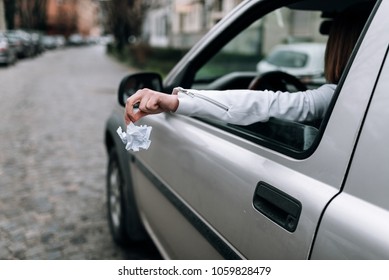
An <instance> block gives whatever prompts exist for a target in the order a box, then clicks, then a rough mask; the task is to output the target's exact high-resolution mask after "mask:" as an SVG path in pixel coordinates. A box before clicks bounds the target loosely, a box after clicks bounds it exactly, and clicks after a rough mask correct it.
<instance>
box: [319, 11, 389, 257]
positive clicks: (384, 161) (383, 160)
mask: <svg viewBox="0 0 389 280" xmlns="http://www.w3.org/2000/svg"><path fill="white" fill-rule="evenodd" d="M386 6H387V7H388V5H386ZM386 24H388V22H387V23H386ZM381 31H383V30H381ZM381 39H382V41H383V44H384V45H386V46H388V42H389V37H388V36H384V38H381ZM388 50H389V49H387V50H386V56H385V61H384V64H383V67H382V71H381V72H380V74H379V76H378V79H377V85H376V87H375V90H374V95H373V97H372V100H371V103H370V106H369V109H368V111H367V114H366V118H365V120H364V124H363V128H362V130H361V133H360V135H359V137H358V145H357V147H356V149H355V152H354V154H353V157H352V162H351V164H350V168H349V172H348V176H347V178H346V180H345V182H344V187H343V189H342V192H341V193H340V194H339V195H338V196H337V197H336V198H335V199H334V200H333V202H331V204H330V205H329V207H328V209H327V210H326V211H325V213H324V216H323V221H322V223H321V225H320V227H319V231H318V236H317V241H316V242H315V245H314V247H313V253H312V258H314V259H335V258H337V259H339V258H342V259H345V258H347V259H388V258H389V241H388V238H387V236H388V235H389V226H388V224H387V222H386V221H387V220H388V218H389V199H388V197H389V193H388V192H389V188H388V181H389V174H388V170H389V149H388V144H387V142H388V141H387V138H388V137H389V127H388V120H389V112H388V110H387V107H388V105H389V95H388V89H389V62H388V58H387V55H388Z"/></svg>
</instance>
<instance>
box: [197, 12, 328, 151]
mask: <svg viewBox="0 0 389 280" xmlns="http://www.w3.org/2000/svg"><path fill="white" fill-rule="evenodd" d="M322 20H323V19H322V18H321V13H319V12H312V11H297V10H291V9H289V8H281V9H279V10H276V11H274V12H272V13H270V14H268V15H266V16H265V17H264V18H262V19H258V20H257V21H255V22H254V23H253V24H251V25H250V26H249V27H248V28H246V29H245V30H243V31H242V32H240V33H239V34H238V35H237V36H236V37H235V38H234V39H233V40H231V41H230V42H228V43H227V44H226V45H224V47H222V48H221V49H220V51H219V52H218V53H217V54H216V55H214V56H213V57H212V58H211V59H209V60H208V62H207V63H205V65H203V66H202V67H201V68H200V69H199V70H198V71H197V72H196V74H195V79H194V83H193V85H192V88H196V89H217V90H227V89H248V88H249V86H250V84H251V82H252V81H253V79H254V78H256V77H258V75H260V74H264V73H266V72H270V71H275V70H282V71H284V72H287V73H288V74H291V75H293V76H295V77H296V78H297V79H299V80H300V81H301V82H303V83H305V84H306V86H307V87H308V88H317V87H319V86H320V85H322V84H323V83H324V82H325V79H324V69H323V65H324V63H323V60H324V51H325V43H326V40H327V36H326V35H322V34H320V33H319V29H320V24H321V22H322ZM302 23H304V24H302ZM318 46H319V47H318ZM315 60H317V63H314V62H312V61H315ZM308 62H309V63H308ZM288 91H293V89H290V88H289V87H288ZM218 125H220V126H223V127H224V128H225V129H227V130H230V131H232V132H233V133H235V134H238V135H241V136H243V137H245V138H247V139H250V140H252V141H255V142H258V143H260V144H263V145H267V146H269V147H274V148H275V149H278V148H281V149H287V150H291V151H292V152H302V151H305V150H307V149H308V148H309V147H310V145H311V144H312V142H313V141H314V139H315V136H316V135H317V134H318V129H317V127H315V125H313V124H309V125H308V124H301V123H296V122H287V121H283V120H276V119H271V120H270V121H268V122H266V123H255V124H252V125H249V126H236V125H229V124H220V123H219V124H218Z"/></svg>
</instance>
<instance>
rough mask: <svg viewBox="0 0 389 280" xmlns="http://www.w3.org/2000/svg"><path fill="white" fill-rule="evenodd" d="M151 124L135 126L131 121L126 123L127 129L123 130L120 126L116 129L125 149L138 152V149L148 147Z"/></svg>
mask: <svg viewBox="0 0 389 280" xmlns="http://www.w3.org/2000/svg"><path fill="white" fill-rule="evenodd" d="M151 129H152V127H151V126H147V125H141V126H136V125H135V124H133V123H130V124H129V125H127V131H126V132H123V130H122V128H121V127H120V126H119V128H118V129H117V130H116V132H117V134H118V135H119V137H120V139H122V142H123V144H125V145H126V150H127V151H134V152H138V151H139V150H140V149H144V150H147V149H148V148H149V147H150V144H151V141H150V140H149V138H150V134H151Z"/></svg>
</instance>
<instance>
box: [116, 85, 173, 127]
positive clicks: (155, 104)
mask: <svg viewBox="0 0 389 280" xmlns="http://www.w3.org/2000/svg"><path fill="white" fill-rule="evenodd" d="M135 104H139V106H138V109H134V105H135ZM177 107H178V97H177V95H169V94H164V93H161V92H158V91H154V90H150V89H141V90H138V91H137V92H136V93H135V94H133V95H132V96H130V97H129V98H128V99H127V101H126V110H125V114H124V119H125V121H126V123H127V124H129V123H130V122H136V121H138V120H139V119H140V118H143V117H144V116H146V115H149V114H158V113H162V112H166V111H171V112H175V111H176V110H177Z"/></svg>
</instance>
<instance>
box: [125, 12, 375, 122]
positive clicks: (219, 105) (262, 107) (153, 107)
mask: <svg viewBox="0 0 389 280" xmlns="http://www.w3.org/2000/svg"><path fill="white" fill-rule="evenodd" d="M369 14H370V11H369V10H367V9H351V10H347V11H345V12H343V13H341V14H340V15H338V16H337V17H336V18H335V20H334V21H333V23H332V24H331V29H330V32H329V37H328V41H327V47H326V53H325V66H324V71H325V77H326V80H327V83H326V84H324V85H322V86H321V87H319V88H317V89H312V90H306V91H298V92H294V93H290V92H285V91H271V90H263V91H262V90H249V89H246V90H226V91H216V90H194V89H190V90H187V89H182V88H176V89H174V90H173V94H171V95H167V94H164V93H160V92H157V91H153V90H150V89H141V90H138V91H137V92H136V93H135V94H134V95H132V96H131V97H129V98H128V99H127V102H126V110H125V121H126V123H127V124H129V123H130V122H136V121H137V120H139V119H140V118H142V117H144V116H146V115H149V114H157V113H161V112H166V111H170V112H175V113H177V114H182V115H187V116H196V117H203V118H211V119H216V120H220V121H224V122H226V123H231V124H238V125H248V124H252V123H255V122H264V121H267V120H268V119H269V118H271V117H275V118H280V119H284V120H290V121H298V122H304V121H315V120H318V119H322V118H323V117H324V114H325V113H326V111H327V108H328V107H329V104H330V102H331V98H332V96H333V93H334V91H335V89H336V86H337V83H338V82H339V79H340V77H341V75H342V73H343V70H344V68H345V66H346V64H347V61H348V59H349V57H350V55H351V52H352V50H353V48H354V45H355V43H356V41H357V39H358V37H359V35H360V32H361V30H362V28H363V26H364V25H365V22H366V19H367V17H368V15H369ZM137 103H139V110H136V111H134V110H133V106H134V104H137Z"/></svg>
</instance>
